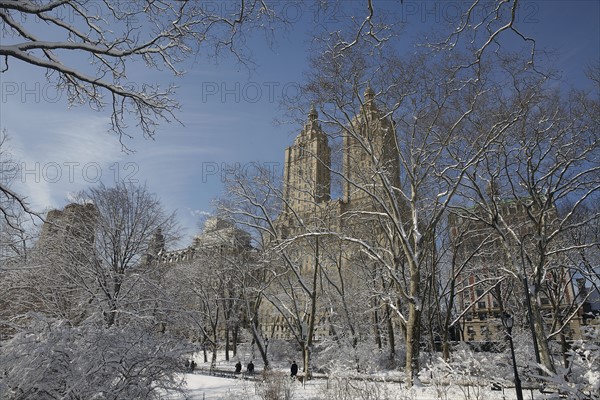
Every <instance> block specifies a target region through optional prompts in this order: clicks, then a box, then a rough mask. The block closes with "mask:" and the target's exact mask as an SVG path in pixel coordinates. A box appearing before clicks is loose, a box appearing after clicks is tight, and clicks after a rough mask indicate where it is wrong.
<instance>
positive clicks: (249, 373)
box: [246, 361, 254, 375]
mask: <svg viewBox="0 0 600 400" xmlns="http://www.w3.org/2000/svg"><path fill="white" fill-rule="evenodd" d="M246 370H247V371H248V375H252V374H253V373H254V363H253V362H252V361H250V362H249V363H248V367H246Z"/></svg>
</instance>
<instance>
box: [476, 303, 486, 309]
mask: <svg viewBox="0 0 600 400" xmlns="http://www.w3.org/2000/svg"><path fill="white" fill-rule="evenodd" d="M477 308H485V301H479V302H477Z"/></svg>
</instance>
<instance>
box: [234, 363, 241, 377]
mask: <svg viewBox="0 0 600 400" xmlns="http://www.w3.org/2000/svg"><path fill="white" fill-rule="evenodd" d="M240 372H242V363H241V362H239V361H238V362H237V364H235V373H236V374H239V373H240Z"/></svg>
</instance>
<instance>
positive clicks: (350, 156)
mask: <svg viewBox="0 0 600 400" xmlns="http://www.w3.org/2000/svg"><path fill="white" fill-rule="evenodd" d="M348 129H349V132H347V133H346V134H345V135H344V149H343V164H344V175H345V180H344V184H343V185H344V188H343V196H344V197H343V198H344V202H345V203H346V204H349V203H351V202H352V201H353V200H357V201H360V200H362V199H364V198H366V197H368V195H367V194H366V193H365V192H364V191H363V190H361V189H360V188H361V187H363V188H369V190H372V189H374V188H375V187H377V186H379V185H381V182H380V178H379V177H378V174H380V173H381V172H382V171H385V172H386V175H387V177H388V178H389V179H390V180H391V183H392V184H393V185H394V186H399V185H400V183H399V180H400V175H399V174H400V171H399V169H400V168H399V167H400V165H399V162H398V143H397V141H396V136H395V133H396V132H395V129H394V126H393V124H392V121H391V120H390V119H389V118H387V117H385V115H384V114H383V113H382V112H381V111H380V110H379V109H378V108H377V106H376V104H375V92H374V91H373V89H371V87H370V86H369V87H367V89H366V90H365V94H364V103H363V105H362V106H361V110H360V113H359V114H358V115H357V116H356V117H355V118H353V119H352V122H351V123H350V125H349V127H348Z"/></svg>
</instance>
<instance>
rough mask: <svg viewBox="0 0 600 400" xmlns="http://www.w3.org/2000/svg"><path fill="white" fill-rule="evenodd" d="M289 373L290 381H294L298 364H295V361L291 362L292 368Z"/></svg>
mask: <svg viewBox="0 0 600 400" xmlns="http://www.w3.org/2000/svg"><path fill="white" fill-rule="evenodd" d="M290 372H291V377H292V379H296V375H298V364H296V361H293V362H292V367H291V368H290Z"/></svg>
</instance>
